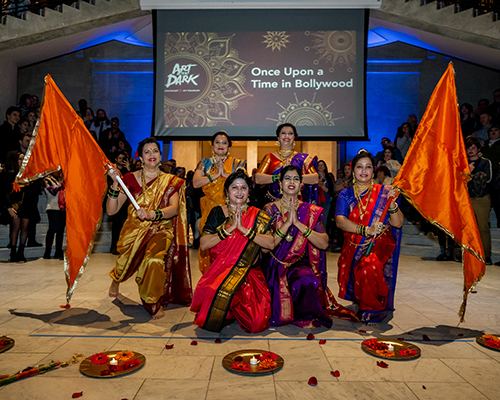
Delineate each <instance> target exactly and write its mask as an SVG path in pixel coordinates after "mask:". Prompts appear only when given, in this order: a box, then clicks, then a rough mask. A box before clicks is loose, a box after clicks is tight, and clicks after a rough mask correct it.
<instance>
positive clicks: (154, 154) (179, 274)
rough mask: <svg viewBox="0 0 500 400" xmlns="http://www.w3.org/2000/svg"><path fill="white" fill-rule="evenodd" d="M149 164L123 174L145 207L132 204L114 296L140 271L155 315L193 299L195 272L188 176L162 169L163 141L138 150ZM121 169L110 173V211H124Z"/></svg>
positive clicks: (151, 140) (147, 302) (143, 289)
mask: <svg viewBox="0 0 500 400" xmlns="http://www.w3.org/2000/svg"><path fill="white" fill-rule="evenodd" d="M137 153H138V154H139V157H140V159H141V161H142V164H143V168H142V169H140V170H138V171H135V172H133V173H129V174H126V175H125V176H124V177H123V181H124V183H125V184H126V185H127V187H128V189H129V190H130V192H131V193H132V196H134V198H135V200H136V201H137V203H138V204H139V206H140V208H139V209H138V210H136V209H135V208H134V207H133V206H132V205H130V206H129V207H128V216H127V220H126V221H125V224H124V225H123V228H122V230H121V232H120V240H119V241H118V243H117V245H116V249H117V250H118V252H119V253H120V255H119V256H118V257H117V259H116V266H115V268H113V269H112V270H111V272H110V273H109V274H110V276H111V279H112V281H111V286H110V288H109V295H110V297H116V296H117V295H118V288H119V284H120V283H121V282H124V281H126V280H127V279H129V278H130V277H131V276H132V275H133V274H134V273H135V272H137V274H136V277H135V281H136V282H137V285H138V286H139V295H140V296H141V300H142V303H143V306H144V308H145V309H146V310H147V311H148V312H149V313H150V314H151V316H152V318H153V319H159V318H162V317H163V316H164V315H165V312H164V311H163V306H165V305H167V304H168V303H169V302H173V303H177V304H189V303H190V301H191V293H192V292H191V273H190V270H189V255H188V250H187V232H186V228H187V218H186V201H185V197H184V189H185V187H184V180H183V179H180V178H177V177H176V176H173V175H170V174H165V173H163V172H161V171H160V163H161V152H160V145H159V144H158V142H157V141H156V139H154V138H147V139H144V140H143V141H142V142H140V143H139V148H138V150H137ZM117 174H118V173H117V172H116V171H115V170H112V171H111V172H110V173H109V175H110V176H111V178H112V179H113V184H112V186H111V188H110V190H109V193H108V200H107V203H106V209H107V212H108V214H109V215H114V214H116V213H117V212H118V210H120V208H121V206H122V205H123V203H124V202H125V200H126V195H125V194H124V193H123V192H121V191H119V190H118V182H117V181H116V176H117Z"/></svg>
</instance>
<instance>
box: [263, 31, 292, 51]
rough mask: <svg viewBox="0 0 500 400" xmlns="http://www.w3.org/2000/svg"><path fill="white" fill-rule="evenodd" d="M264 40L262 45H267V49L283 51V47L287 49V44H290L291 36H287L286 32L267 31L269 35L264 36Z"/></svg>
mask: <svg viewBox="0 0 500 400" xmlns="http://www.w3.org/2000/svg"><path fill="white" fill-rule="evenodd" d="M262 37H263V38H264V39H266V40H264V41H263V42H262V43H265V44H267V46H266V49H268V48H269V47H271V50H272V51H274V49H278V50H279V51H281V48H282V47H285V48H286V44H287V43H290V41H289V40H288V38H289V37H290V35H287V34H286V32H285V31H272V32H271V31H267V35H262Z"/></svg>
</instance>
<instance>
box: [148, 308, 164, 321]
mask: <svg viewBox="0 0 500 400" xmlns="http://www.w3.org/2000/svg"><path fill="white" fill-rule="evenodd" d="M164 316H165V311H163V307H160V309H159V310H158V312H157V313H156V314H155V315H153V316H152V317H151V318H152V319H161V318H163V317H164Z"/></svg>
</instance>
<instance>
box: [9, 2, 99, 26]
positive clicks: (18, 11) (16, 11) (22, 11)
mask: <svg viewBox="0 0 500 400" xmlns="http://www.w3.org/2000/svg"><path fill="white" fill-rule="evenodd" d="M82 1H84V2H85V3H89V4H95V0H78V1H74V0H0V4H1V14H0V16H1V18H2V23H5V16H6V15H9V16H11V17H15V18H20V19H25V18H26V13H34V14H38V15H41V16H44V13H45V9H46V8H50V9H52V10H55V11H59V12H62V10H63V5H64V4H66V5H67V6H71V7H74V8H80V2H82Z"/></svg>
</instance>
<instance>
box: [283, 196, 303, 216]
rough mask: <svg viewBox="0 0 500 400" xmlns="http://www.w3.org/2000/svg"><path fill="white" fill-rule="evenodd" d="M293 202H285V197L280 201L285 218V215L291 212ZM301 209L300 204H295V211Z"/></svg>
mask: <svg viewBox="0 0 500 400" xmlns="http://www.w3.org/2000/svg"><path fill="white" fill-rule="evenodd" d="M290 203H291V200H285V199H284V198H283V197H282V198H281V199H280V211H281V215H283V216H285V213H287V212H289V211H290ZM298 208H299V202H298V201H297V202H296V203H295V211H297V209H298Z"/></svg>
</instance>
